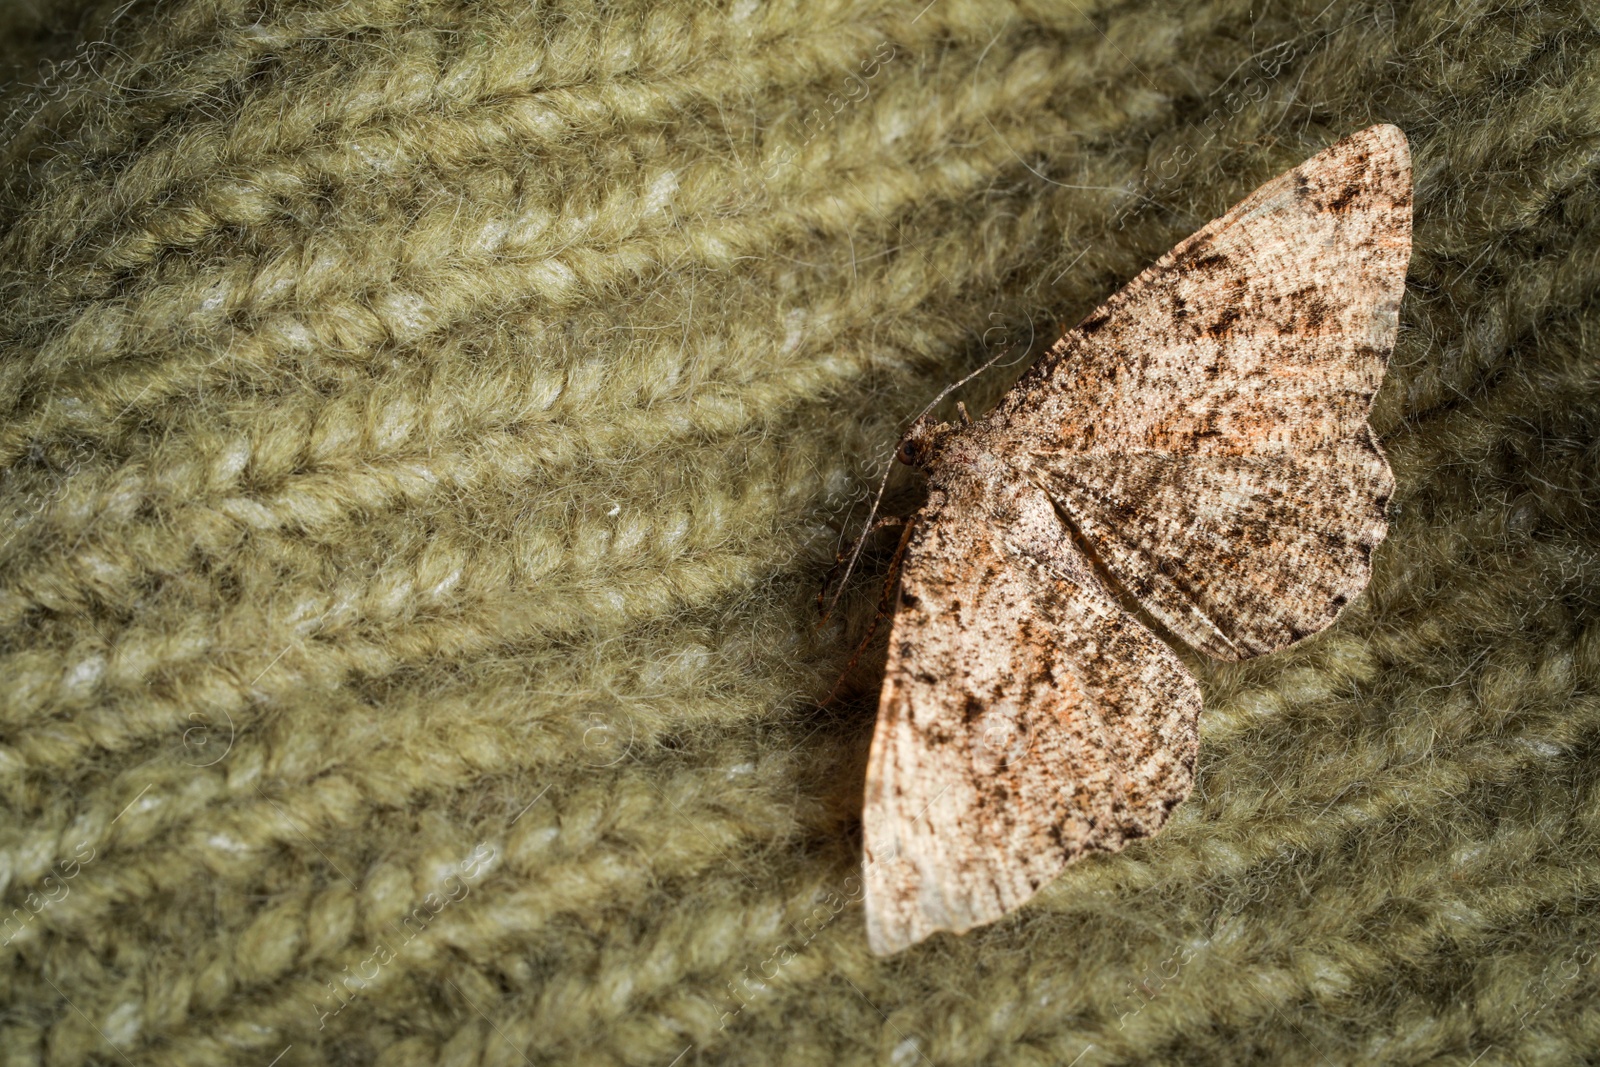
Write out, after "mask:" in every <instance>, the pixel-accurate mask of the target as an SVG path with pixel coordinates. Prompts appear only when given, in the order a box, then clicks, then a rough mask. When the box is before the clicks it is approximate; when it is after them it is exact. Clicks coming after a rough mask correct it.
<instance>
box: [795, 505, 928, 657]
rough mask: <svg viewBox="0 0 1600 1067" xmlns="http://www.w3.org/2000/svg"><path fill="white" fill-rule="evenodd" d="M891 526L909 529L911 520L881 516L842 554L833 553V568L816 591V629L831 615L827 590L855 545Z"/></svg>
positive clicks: (851, 553)
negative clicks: (818, 613)
mask: <svg viewBox="0 0 1600 1067" xmlns="http://www.w3.org/2000/svg"><path fill="white" fill-rule="evenodd" d="M891 526H904V527H906V528H908V529H909V528H910V526H911V520H910V519H902V518H900V517H899V516H898V515H884V516H881V517H880V518H879V519H878V520H877V521H876V522H874V523H873V524H872V525H871V526H868V527H867V528H866V529H865V530H862V531H861V534H860V536H858V537H857V538H856V539H855V540H854V541H851V542H850V547H849V548H846V549H845V550H843V551H842V552H838V553H835V555H834V558H833V566H831V567H829V568H828V573H827V574H825V575H823V576H822V588H821V589H818V590H817V610H818V611H819V612H821V613H822V618H821V620H820V621H818V623H817V629H819V630H820V629H822V627H823V626H825V625H827V622H828V616H829V615H830V614H831V612H830V611H829V609H828V607H827V603H828V590H830V589H832V588H833V583H834V580H835V579H837V578H838V577H839V568H840V567H843V566H844V563H845V560H847V559H849V558H850V557H851V556H853V555H854V554H855V550H856V546H857V545H859V544H860V543H861V542H863V541H865V540H866V539H867V538H869V537H871V536H872V535H873V534H875V533H877V532H878V531H879V530H887V529H888V528H889V527H891ZM895 558H896V559H898V558H899V556H898V555H896V557H895Z"/></svg>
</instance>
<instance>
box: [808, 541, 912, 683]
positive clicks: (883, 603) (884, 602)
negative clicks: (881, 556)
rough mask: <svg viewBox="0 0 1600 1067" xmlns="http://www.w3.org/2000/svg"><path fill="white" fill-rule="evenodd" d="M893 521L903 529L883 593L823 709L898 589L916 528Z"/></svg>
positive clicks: (871, 634) (884, 616)
mask: <svg viewBox="0 0 1600 1067" xmlns="http://www.w3.org/2000/svg"><path fill="white" fill-rule="evenodd" d="M893 521H895V522H898V523H900V524H901V525H902V526H903V527H905V529H904V530H902V531H901V533H900V543H899V544H898V545H896V546H895V549H894V555H893V556H891V557H890V558H889V574H888V576H887V577H886V578H885V579H884V581H883V592H882V593H881V594H879V596H878V607H877V609H876V610H874V611H873V613H872V621H871V622H870V623H868V624H867V633H866V636H865V637H863V638H862V639H861V643H860V644H859V645H857V646H856V650H855V651H854V652H852V653H851V654H850V662H849V663H846V664H845V665H844V670H842V671H840V672H839V680H838V681H837V682H834V683H833V688H832V689H830V690H828V695H827V696H825V697H823V698H822V704H823V706H824V707H826V706H827V705H828V704H830V703H832V702H833V698H834V696H835V695H837V694H838V692H839V687H840V686H841V685H843V684H844V680H845V679H846V678H848V677H850V672H851V671H853V670H855V669H856V664H857V663H859V662H860V661H861V654H862V653H863V652H865V651H866V650H867V646H868V645H869V644H871V643H872V638H873V635H874V634H876V633H877V632H878V623H880V622H882V621H883V620H884V619H885V618H887V617H888V615H889V598H890V597H891V596H893V595H894V592H895V590H896V589H897V588H898V587H899V582H900V564H901V562H902V561H903V560H904V559H905V556H906V546H907V545H909V544H910V543H911V534H912V532H913V531H915V530H916V528H917V527H916V524H915V523H913V522H912V521H911V520H910V519H895V520H893Z"/></svg>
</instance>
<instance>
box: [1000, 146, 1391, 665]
mask: <svg viewBox="0 0 1600 1067" xmlns="http://www.w3.org/2000/svg"><path fill="white" fill-rule="evenodd" d="M1410 172H1411V167H1410V156H1409V153H1408V150H1407V147H1406V141H1405V137H1404V135H1403V134H1402V133H1401V132H1400V131H1399V130H1398V129H1396V128H1395V127H1393V126H1374V127H1372V128H1370V129H1368V130H1364V131H1362V132H1360V133H1357V134H1353V135H1351V136H1350V137H1347V138H1345V139H1344V140H1343V141H1340V142H1338V143H1337V144H1335V145H1333V146H1332V147H1330V148H1328V149H1327V150H1326V151H1324V152H1322V153H1321V154H1319V155H1317V156H1315V157H1313V158H1312V159H1310V160H1308V161H1306V162H1305V163H1303V164H1302V165H1300V166H1298V167H1296V168H1294V169H1293V170H1291V171H1289V172H1288V173H1286V174H1284V175H1282V176H1280V177H1279V178H1277V179H1275V180H1273V181H1271V182H1268V183H1267V184H1266V185H1264V186H1262V187H1261V188H1260V189H1258V190H1256V192H1255V193H1253V194H1252V195H1251V196H1250V197H1248V198H1247V199H1245V200H1244V201H1243V202H1241V203H1240V204H1238V205H1237V206H1236V207H1234V208H1233V209H1232V210H1231V211H1229V212H1228V213H1227V214H1226V215H1223V216H1222V217H1221V218H1219V219H1217V220H1216V221H1215V222H1212V223H1211V224H1210V225H1208V226H1206V227H1205V228H1204V229H1202V230H1200V231H1199V232H1198V233H1196V234H1195V235H1194V236H1192V237H1190V238H1189V239H1188V240H1186V241H1184V242H1183V243H1181V244H1179V245H1178V246H1177V247H1176V248H1174V249H1173V250H1172V251H1171V252H1169V253H1168V254H1167V255H1166V256H1164V257H1162V258H1161V259H1160V260H1158V261H1157V262H1156V263H1155V264H1154V265H1153V266H1152V267H1151V268H1150V269H1149V270H1147V271H1145V272H1144V273H1143V274H1141V275H1140V276H1139V277H1138V278H1136V279H1135V280H1134V281H1133V282H1131V283H1129V285H1128V286H1127V287H1126V288H1125V289H1123V290H1122V291H1121V292H1119V293H1117V294H1116V296H1114V297H1112V298H1111V299H1110V300H1109V301H1107V302H1106V303H1105V304H1104V305H1103V306H1102V307H1100V308H1099V309H1098V310H1096V311H1095V312H1094V313H1093V314H1091V315H1090V316H1089V317H1088V318H1086V319H1085V320H1084V321H1083V323H1082V324H1080V325H1079V326H1078V327H1077V328H1076V329H1075V330H1073V331H1071V332H1069V333H1068V334H1067V335H1066V336H1065V337H1063V338H1062V340H1061V341H1060V342H1059V343H1058V344H1057V345H1056V346H1055V348H1053V349H1052V350H1051V352H1049V353H1048V354H1046V356H1045V357H1043V358H1042V359H1041V360H1040V361H1039V363H1038V364H1037V365H1036V366H1035V367H1034V368H1033V369H1032V370H1031V371H1030V372H1029V374H1028V375H1026V376H1024V378H1023V379H1022V381H1020V382H1019V383H1018V385H1017V387H1015V388H1013V389H1012V390H1011V391H1010V392H1009V393H1008V394H1007V395H1006V397H1005V398H1004V399H1003V400H1002V401H1001V403H1000V404H999V405H998V406H997V407H996V408H995V410H994V411H993V412H992V413H991V414H990V415H989V416H988V417H987V418H986V419H985V420H984V421H985V423H986V424H988V425H989V426H991V427H992V428H993V432H994V434H995V441H996V443H995V444H994V445H991V448H993V450H994V451H995V452H996V454H999V455H1003V456H1006V457H1008V458H1010V460H1011V461H1012V463H1013V465H1014V466H1016V467H1018V468H1019V469H1022V470H1024V471H1026V472H1027V475H1028V476H1029V477H1030V478H1032V479H1033V480H1034V481H1035V483H1036V484H1039V485H1042V486H1044V487H1046V488H1047V490H1048V491H1049V492H1050V494H1051V495H1052V496H1053V497H1054V499H1055V500H1056V502H1057V503H1058V504H1059V505H1060V506H1061V508H1062V510H1063V511H1064V512H1065V513H1066V514H1067V515H1068V516H1069V517H1070V518H1071V520H1072V522H1073V524H1074V525H1075V526H1076V527H1077V528H1078V530H1079V531H1080V533H1081V534H1082V535H1083V538H1084V540H1085V542H1086V544H1087V547H1088V548H1089V550H1090V551H1091V552H1092V553H1093V554H1094V556H1095V557H1096V558H1097V560H1098V562H1099V563H1101V564H1102V565H1103V566H1104V567H1105V568H1106V570H1107V571H1108V572H1109V573H1110V574H1111V575H1113V576H1114V577H1115V578H1116V580H1117V581H1118V582H1119V583H1121V584H1122V585H1123V586H1124V587H1125V588H1126V589H1127V590H1128V591H1129V592H1130V593H1131V594H1132V595H1133V596H1135V597H1136V598H1137V599H1138V600H1139V602H1140V603H1141V604H1142V605H1143V606H1144V608H1145V609H1146V610H1148V611H1149V612H1150V613H1151V615H1152V616H1154V617H1155V618H1157V619H1159V620H1160V621H1161V622H1162V623H1163V624H1164V625H1166V626H1167V627H1169V628H1170V629H1171V630H1172V632H1173V633H1174V634H1176V635H1177V636H1178V637H1180V638H1182V639H1183V640H1184V641H1187V642H1189V643H1190V644H1192V645H1193V646H1195V647H1196V648H1199V649H1201V650H1202V651H1204V652H1206V653H1208V654H1210V655H1212V656H1216V657H1219V658H1222V659H1239V658H1242V657H1246V656H1253V655H1259V654H1261V653H1264V652H1268V651H1271V650H1273V649H1276V648H1280V647H1283V646H1284V645H1287V644H1289V643H1291V642H1293V641H1295V640H1297V639H1299V638H1300V637H1303V636H1306V635H1307V634H1311V633H1315V632H1316V631H1318V630H1320V629H1322V628H1323V627H1325V626H1326V625H1327V624H1328V623H1329V622H1331V621H1332V620H1333V618H1334V616H1335V615H1336V614H1337V613H1338V611H1339V609H1340V608H1341V607H1342V606H1343V605H1344V604H1345V603H1346V602H1347V601H1349V600H1350V599H1351V598H1352V597H1354V596H1355V595H1356V594H1357V593H1359V592H1360V591H1361V589H1363V588H1364V587H1365V585H1366V583H1367V579H1368V578H1369V576H1370V567H1371V565H1370V558H1371V554H1372V549H1373V548H1374V546H1376V545H1377V544H1378V543H1379V542H1380V541H1381V540H1382V539H1383V536H1384V533H1385V531H1386V529H1387V527H1386V524H1385V520H1384V509H1385V506H1386V504H1387V502H1388V499H1389V496H1390V494H1391V493H1392V492H1393V486H1394V479H1393V476H1392V474H1391V473H1390V471H1389V466H1388V463H1387V462H1386V460H1385V459H1384V456H1383V453H1382V451H1381V450H1380V449H1379V447H1378V445H1377V443H1376V442H1375V440H1374V439H1373V436H1372V433H1371V431H1370V430H1369V429H1368V427H1367V415H1368V413H1369V411H1370V409H1371V406H1372V397H1373V394H1374V393H1375V392H1376V391H1377V388H1378V385H1379V383H1380V382H1381V381H1382V379H1383V373H1384V368H1385V366H1386V364H1387V361H1388V357H1389V353H1390V351H1391V350H1392V348H1393V346H1394V339H1395V332H1396V326H1397V323H1398V310H1399V306H1400V299H1401V296H1402V294H1403V292H1404V288H1405V273H1406V265H1407V263H1408V261H1409V259H1410V249H1411V174H1410Z"/></svg>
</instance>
